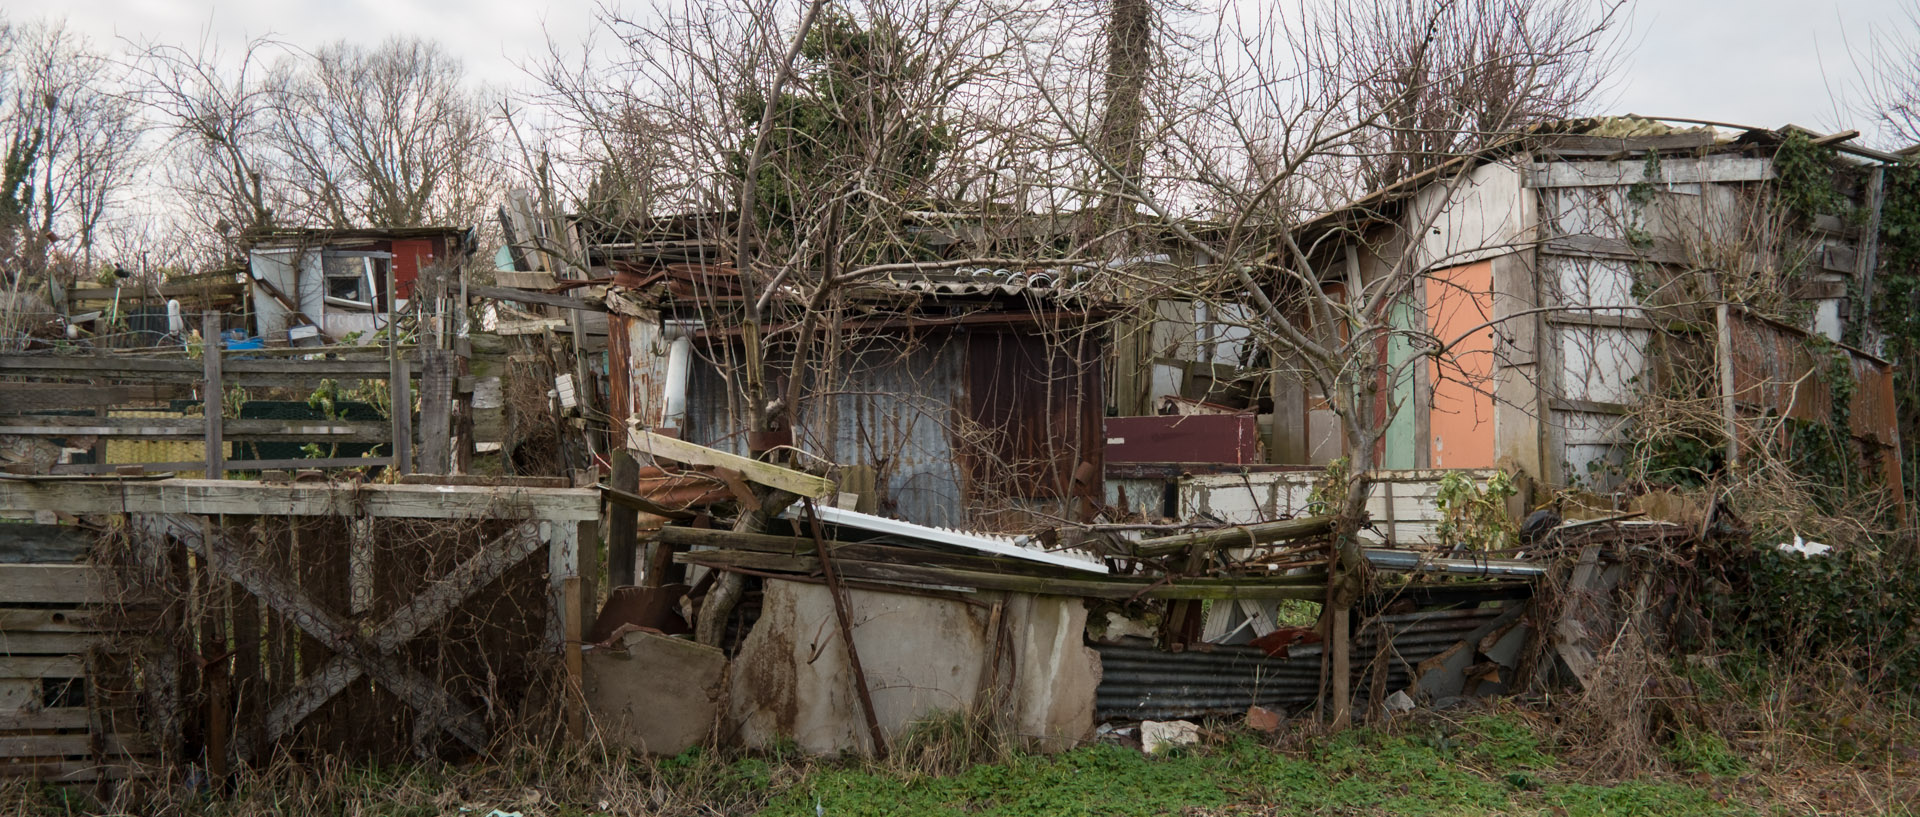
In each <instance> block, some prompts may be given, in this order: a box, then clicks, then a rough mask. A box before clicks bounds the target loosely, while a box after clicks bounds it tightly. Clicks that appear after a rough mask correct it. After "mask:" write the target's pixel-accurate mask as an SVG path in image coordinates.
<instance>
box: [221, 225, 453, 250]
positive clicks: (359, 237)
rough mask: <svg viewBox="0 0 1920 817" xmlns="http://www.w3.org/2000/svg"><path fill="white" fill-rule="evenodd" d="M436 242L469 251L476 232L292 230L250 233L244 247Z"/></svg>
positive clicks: (443, 229)
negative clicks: (372, 242) (415, 241)
mask: <svg viewBox="0 0 1920 817" xmlns="http://www.w3.org/2000/svg"><path fill="white" fill-rule="evenodd" d="M433 238H439V239H444V240H446V241H447V242H448V244H449V245H450V246H457V247H464V248H466V249H472V247H473V246H474V235H473V228H471V227H382V228H373V227H356V228H348V229H324V228H310V227H292V228H280V229H272V230H261V231H256V232H252V233H248V234H247V235H246V237H245V243H246V245H247V246H248V247H288V246H304V247H316V246H328V245H333V244H350V243H359V242H366V241H408V240H415V239H433Z"/></svg>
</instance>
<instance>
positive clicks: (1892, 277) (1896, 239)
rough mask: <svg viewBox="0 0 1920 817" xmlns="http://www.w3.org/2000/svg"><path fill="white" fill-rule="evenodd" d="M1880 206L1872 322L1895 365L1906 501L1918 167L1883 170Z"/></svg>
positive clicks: (1918, 409)
mask: <svg viewBox="0 0 1920 817" xmlns="http://www.w3.org/2000/svg"><path fill="white" fill-rule="evenodd" d="M1885 172H1886V177H1885V182H1884V187H1883V190H1884V191H1885V192H1884V194H1883V198H1882V199H1881V204H1880V269H1879V278H1878V287H1877V288H1878V289H1879V292H1878V293H1877V294H1876V296H1875V299H1874V304H1875V306H1876V307H1877V308H1876V309H1874V310H1873V313H1874V314H1873V315H1872V316H1871V318H1872V320H1873V324H1874V326H1875V327H1877V328H1878V329H1879V330H1880V336H1881V338H1882V340H1883V342H1884V343H1885V347H1884V349H1885V351H1884V354H1885V356H1886V357H1888V358H1890V359H1892V361H1893V362H1894V363H1895V364H1896V365H1895V367H1894V374H1893V388H1894V401H1895V404H1896V406H1897V408H1898V413H1899V416H1900V444H1901V450H1900V460H1901V471H1902V472H1903V473H1905V474H1907V475H1908V476H1907V485H1908V501H1909V502H1912V501H1913V500H1914V499H1915V498H1920V494H1916V492H1915V491H1914V490H1913V489H1912V487H1911V486H1913V485H1914V483H1915V482H1916V479H1915V477H1916V476H1920V470H1916V469H1920V371H1916V367H1920V162H1916V161H1915V160H1913V159H1907V160H1905V161H1901V162H1899V163H1897V164H1893V165H1890V166H1888V167H1887V169H1886V171H1885Z"/></svg>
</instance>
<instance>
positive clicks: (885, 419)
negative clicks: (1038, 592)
mask: <svg viewBox="0 0 1920 817" xmlns="http://www.w3.org/2000/svg"><path fill="white" fill-rule="evenodd" d="M853 343H854V345H855V346H856V347H857V348H851V349H849V350H848V351H847V352H845V353H844V354H842V355H841V358H840V365H839V366H837V367H835V377H834V380H835V382H834V383H833V385H832V387H831V388H830V389H827V390H824V391H823V390H820V389H813V390H810V391H811V392H812V393H813V394H814V395H815V397H816V398H822V399H831V400H832V405H831V406H828V405H824V404H823V403H821V402H820V401H819V400H817V399H816V400H809V401H806V402H804V403H803V404H802V405H801V406H799V408H798V411H797V412H796V415H797V417H798V422H797V423H796V428H795V431H794V437H795V442H796V443H797V444H798V445H799V446H800V447H801V448H803V449H805V450H807V451H812V452H816V453H818V454H819V455H820V456H822V457H825V458H827V459H829V460H832V461H834V462H836V463H839V464H842V465H859V466H871V467H872V468H873V470H874V482H875V489H876V493H877V494H878V495H879V496H878V500H879V502H878V505H877V510H878V511H879V512H880V513H882V514H885V515H888V516H896V517H898V518H901V519H905V520H908V521H910V522H918V523H921V524H925V525H942V526H958V525H961V524H964V523H965V522H966V511H967V503H966V501H965V485H964V482H963V480H962V476H961V470H960V467H959V465H958V464H957V463H958V459H959V457H958V454H957V453H956V452H955V450H954V447H953V440H954V436H955V426H956V422H957V420H958V411H959V409H958V406H960V405H962V402H961V401H962V400H963V399H964V396H965V392H964V382H965V380H964V378H965V372H966V349H965V344H964V342H963V339H957V338H953V337H951V336H948V335H945V334H938V335H933V336H931V337H928V338H921V339H917V340H914V341H911V342H909V341H905V340H903V339H900V338H887V339H882V340H872V341H866V342H853ZM635 348H636V350H637V349H639V348H643V347H641V346H640V345H639V344H638V342H637V340H636V342H635ZM717 354H720V352H719V351H718V349H717V347H714V346H709V345H705V344H695V353H694V365H693V373H692V377H691V378H690V381H689V383H688V385H687V424H686V425H687V427H686V428H685V429H684V434H685V438H686V439H687V440H690V441H693V442H697V443H700V444H702V445H710V446H713V447H715V448H720V449H723V450H727V451H733V452H734V453H739V454H744V453H746V439H745V435H742V434H738V433H735V432H736V431H737V430H738V429H742V428H744V427H745V426H746V418H745V416H744V414H743V413H742V412H741V411H740V409H739V408H738V406H739V403H740V400H739V399H738V397H737V396H736V395H735V394H734V393H733V390H732V389H733V387H732V385H731V384H729V383H728V382H727V379H726V378H725V377H723V376H722V374H721V367H720V366H716V365H715V359H714V358H715V356H716V355H717ZM637 380H638V378H637V377H636V381H637ZM635 391H636V393H638V391H639V387H638V386H636V388H635ZM826 423H831V424H832V427H833V433H832V434H831V435H829V434H827V433H826V432H825V430H824V424H826Z"/></svg>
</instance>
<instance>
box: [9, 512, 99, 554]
mask: <svg viewBox="0 0 1920 817" xmlns="http://www.w3.org/2000/svg"><path fill="white" fill-rule="evenodd" d="M98 537H99V534H98V533H96V532H94V530H93V529H91V528H83V527H80V526H78V525H43V524H40V523H36V522H0V563H19V562H38V563H43V564H56V563H72V562H80V561H84V560H85V559H86V557H87V551H89V550H91V549H92V548H93V542H94V540H95V539H96V538H98Z"/></svg>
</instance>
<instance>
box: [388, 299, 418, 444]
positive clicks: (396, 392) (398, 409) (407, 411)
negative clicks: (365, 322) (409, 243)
mask: <svg viewBox="0 0 1920 817" xmlns="http://www.w3.org/2000/svg"><path fill="white" fill-rule="evenodd" d="M399 295H400V291H399V290H397V289H395V288H394V283H393V264H392V263H388V264H387V398H388V402H389V403H391V404H392V406H393V469H394V470H395V471H398V472H399V473H402V474H405V473H407V472H409V471H412V470H413V392H412V391H411V390H410V389H409V388H408V383H407V379H408V377H409V375H408V373H407V361H406V359H405V358H403V357H401V356H400V325H399V321H396V320H394V318H395V316H396V314H397V313H396V309H395V306H396V305H397V304H398V303H399Z"/></svg>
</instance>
